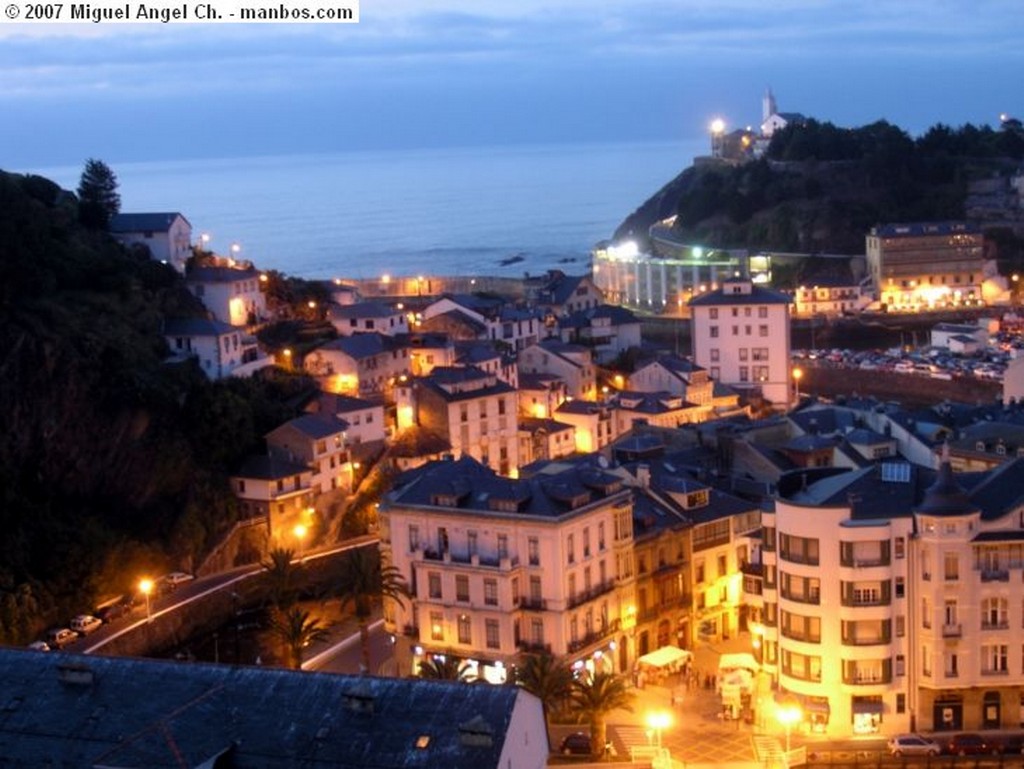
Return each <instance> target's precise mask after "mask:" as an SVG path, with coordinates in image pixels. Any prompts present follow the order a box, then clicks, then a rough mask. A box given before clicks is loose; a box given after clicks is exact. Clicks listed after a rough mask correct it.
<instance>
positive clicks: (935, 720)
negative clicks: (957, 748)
mask: <svg viewBox="0 0 1024 769" xmlns="http://www.w3.org/2000/svg"><path fill="white" fill-rule="evenodd" d="M963 726H964V703H963V700H961V699H960V698H959V697H954V696H953V695H943V696H942V697H941V698H939V699H936V700H935V702H934V703H933V705H932V728H933V729H934V730H935V731H937V732H955V731H958V730H960V729H963Z"/></svg>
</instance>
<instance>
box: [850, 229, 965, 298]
mask: <svg viewBox="0 0 1024 769" xmlns="http://www.w3.org/2000/svg"><path fill="white" fill-rule="evenodd" d="M982 241H983V236H982V233H981V230H980V228H978V227H977V225H973V224H967V223H964V222H935V223H931V222H926V223H917V224H887V225H884V226H881V227H873V228H872V229H871V232H870V233H869V234H868V236H867V244H866V250H867V261H868V272H869V274H870V276H871V280H872V283H873V285H874V290H875V294H876V296H877V297H878V300H879V301H880V302H881V303H882V306H883V307H884V308H886V309H887V310H889V311H897V312H907V311H916V310H928V309H938V308H946V307H963V306H970V305H980V304H981V297H982V291H981V286H982V283H983V282H984V279H985V276H984V251H983V247H982Z"/></svg>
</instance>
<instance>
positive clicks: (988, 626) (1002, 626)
mask: <svg viewBox="0 0 1024 769" xmlns="http://www.w3.org/2000/svg"><path fill="white" fill-rule="evenodd" d="M1009 627H1010V623H1009V622H1008V621H1007V620H1005V619H1004V620H1000V621H999V622H982V623H981V629H982V630H1007V629H1008V628H1009Z"/></svg>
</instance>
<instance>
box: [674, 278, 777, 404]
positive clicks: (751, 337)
mask: <svg viewBox="0 0 1024 769" xmlns="http://www.w3.org/2000/svg"><path fill="white" fill-rule="evenodd" d="M791 302H792V299H790V297H788V296H786V295H785V294H782V293H779V292H778V291H772V290H770V289H767V288H763V287H761V286H755V285H754V284H753V283H751V281H749V280H743V279H734V280H727V281H725V282H723V283H722V286H721V288H719V289H716V290H714V291H709V292H707V293H705V294H702V295H700V296H697V297H694V298H693V299H691V300H690V311H691V313H692V318H693V320H692V335H693V360H694V362H695V363H696V364H697V365H698V366H701V367H703V368H705V369H707V370H708V373H709V374H710V376H711V378H712V379H714V380H715V381H717V382H722V383H723V384H727V385H729V386H730V387H733V388H735V389H737V390H741V391H742V390H747V391H756V390H760V392H761V394H762V395H763V396H764V397H765V398H766V399H767V400H769V401H771V402H772V403H773V404H775V405H776V406H781V407H787V406H789V405H790V403H791V402H792V400H793V397H794V392H793V388H792V383H791V381H790V373H789V372H790V312H789V307H790V304H791Z"/></svg>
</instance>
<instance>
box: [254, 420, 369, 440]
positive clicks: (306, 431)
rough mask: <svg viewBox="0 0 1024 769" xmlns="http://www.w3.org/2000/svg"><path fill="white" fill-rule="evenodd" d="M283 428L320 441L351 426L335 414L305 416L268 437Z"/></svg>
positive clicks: (291, 421)
mask: <svg viewBox="0 0 1024 769" xmlns="http://www.w3.org/2000/svg"><path fill="white" fill-rule="evenodd" d="M282 427H290V428H292V429H294V430H298V431H299V432H300V433H302V434H303V435H305V436H307V437H309V438H313V439H319V438H328V437H330V436H332V435H337V434H338V433H343V432H345V431H346V430H347V429H348V427H349V424H348V422H346V421H345V420H343V419H338V417H336V416H334V414H303V415H301V416H297V417H295V418H294V419H289V420H288V421H287V422H285V423H284V424H283V425H281V426H280V427H277V428H275V429H274V430H271V431H270V433H268V435H270V434H273V433H276V432H277V431H278V430H280V429H281V428H282Z"/></svg>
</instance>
